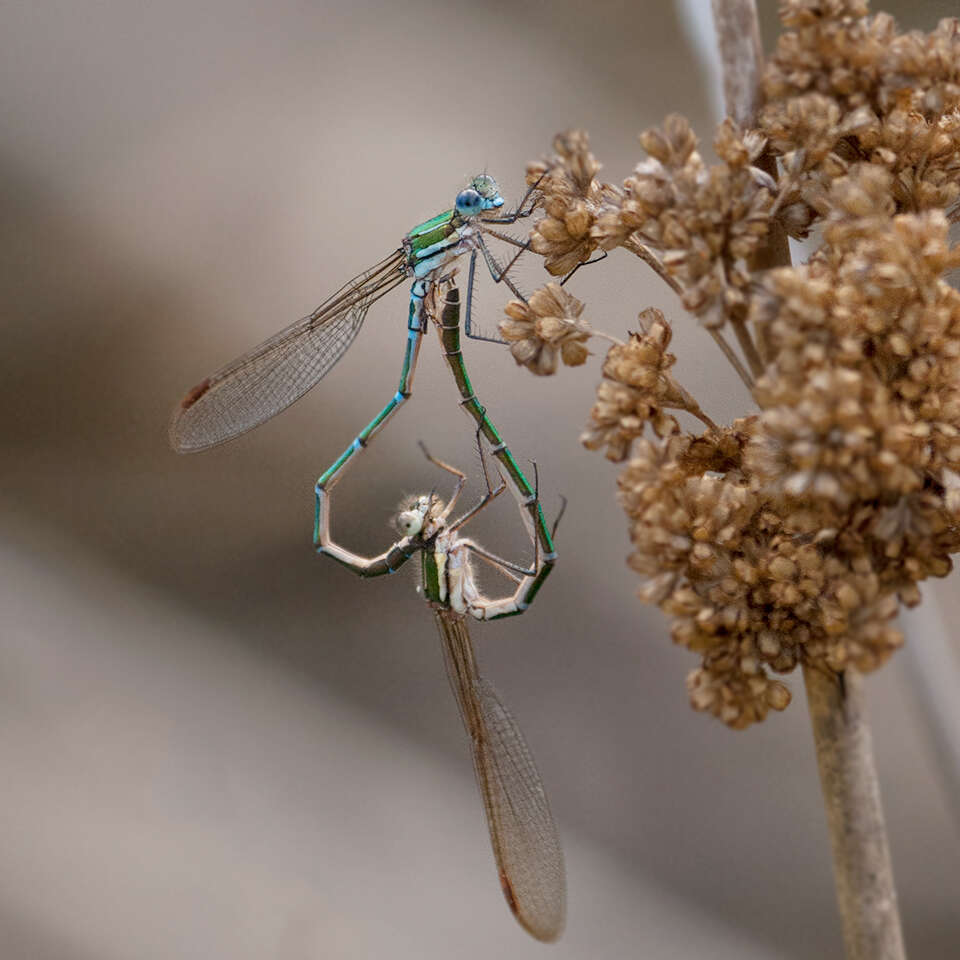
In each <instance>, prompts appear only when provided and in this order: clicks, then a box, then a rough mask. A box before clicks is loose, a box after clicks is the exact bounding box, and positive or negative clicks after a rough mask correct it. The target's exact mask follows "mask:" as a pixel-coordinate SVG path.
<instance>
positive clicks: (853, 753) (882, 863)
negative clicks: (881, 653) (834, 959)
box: [803, 666, 906, 960]
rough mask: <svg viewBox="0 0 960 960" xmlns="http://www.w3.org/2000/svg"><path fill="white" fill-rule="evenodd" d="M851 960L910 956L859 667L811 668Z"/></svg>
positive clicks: (811, 698)
mask: <svg viewBox="0 0 960 960" xmlns="http://www.w3.org/2000/svg"><path fill="white" fill-rule="evenodd" d="M803 676H804V681H805V683H806V688H807V703H808V704H809V706H810V722H811V724H812V726H813V740H814V744H815V746H816V750H817V766H818V767H819V769H820V785H821V786H822V788H823V799H824V804H825V806H826V812H827V825H828V828H829V831H830V843H831V847H832V848H833V871H834V878H835V880H836V886H837V902H838V904H839V907H840V917H841V920H842V922H843V938H844V942H845V944H846V951H847V958H848V960H904V958H905V957H906V954H905V952H904V946H903V934H902V932H901V929H900V915H899V913H898V910H897V894H896V890H895V888H894V884H893V868H892V866H891V863H890V851H889V849H888V847H887V835H886V829H885V827H884V822H883V809H882V806H881V803H880V786H879V783H878V782H877V772H876V769H875V768H874V763H873V745H872V742H871V736H870V728H869V726H868V725H867V720H866V715H865V712H864V704H863V681H862V679H861V677H860V674H859V673H857V671H856V670H853V669H849V668H848V669H847V670H845V671H844V672H843V673H833V672H832V671H827V670H824V669H818V668H813V667H807V666H804V669H803Z"/></svg>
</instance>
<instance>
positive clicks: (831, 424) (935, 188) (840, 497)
mask: <svg viewBox="0 0 960 960" xmlns="http://www.w3.org/2000/svg"><path fill="white" fill-rule="evenodd" d="M781 11H782V17H783V22H784V24H785V26H786V28H787V31H788V32H786V33H785V34H784V35H783V36H782V37H781V39H780V42H779V44H778V47H777V50H776V54H775V55H774V57H773V58H772V59H771V61H770V63H769V64H768V67H767V71H766V76H765V94H766V106H765V107H764V109H763V111H762V113H761V116H760V117H759V118H758V121H757V125H756V129H752V130H744V131H741V130H738V129H737V128H736V127H735V126H734V125H733V124H732V123H731V122H729V121H727V122H725V123H724V124H722V125H721V127H720V128H719V131H718V133H717V136H716V138H715V142H714V147H715V150H716V153H717V155H718V157H719V163H718V164H716V165H714V166H708V165H706V164H705V163H704V162H703V160H702V158H701V157H700V155H699V153H698V150H697V141H696V139H695V137H694V135H693V133H692V131H691V130H690V127H689V125H688V123H687V122H686V121H685V120H684V119H683V118H682V117H677V116H671V117H668V118H667V119H666V121H665V122H664V124H663V126H662V128H660V129H655V130H649V131H647V132H645V133H644V134H642V135H641V144H642V146H643V148H644V150H645V151H646V153H647V158H646V159H644V160H643V161H641V162H640V164H639V165H638V166H637V168H636V170H635V171H634V173H633V175H632V176H630V177H629V178H628V179H627V180H626V181H625V182H624V184H623V187H622V188H615V187H612V186H610V185H609V184H603V183H600V182H599V181H598V180H597V179H596V174H597V171H598V170H599V164H598V163H597V162H596V160H595V159H594V157H593V155H592V154H591V153H590V150H589V146H588V143H587V139H586V136H585V134H582V133H570V134H565V135H563V136H561V137H559V138H558V139H557V141H556V142H555V144H554V146H555V150H556V155H555V156H554V157H553V158H552V159H551V160H550V161H549V162H547V163H541V164H535V165H532V166H531V167H530V168H529V170H528V178H529V182H531V183H537V185H538V189H539V190H540V191H541V194H542V202H543V206H544V210H545V213H546V216H545V217H544V219H543V220H541V221H540V222H539V223H538V224H537V226H536V227H535V228H534V231H533V234H532V238H531V245H532V248H533V249H534V250H535V251H537V252H538V253H540V254H542V255H543V256H544V257H545V258H546V262H547V268H548V270H549V271H550V272H551V273H553V274H555V275H557V274H564V273H569V272H570V271H571V270H573V269H574V268H575V267H576V266H577V265H578V264H579V263H582V262H584V261H586V260H587V259H588V258H589V257H590V256H591V254H593V253H594V252H595V251H596V250H597V249H598V248H599V249H602V250H611V249H614V248H616V247H622V248H625V249H627V250H629V251H630V252H632V253H634V254H636V255H638V256H640V257H641V258H642V259H643V260H644V261H646V262H647V263H649V264H651V265H652V266H653V267H654V268H655V269H656V270H657V272H658V273H659V274H660V275H661V276H662V277H663V278H664V279H666V280H667V282H668V283H669V284H670V285H671V287H672V288H673V289H674V290H675V291H676V292H677V293H678V294H679V295H680V297H681V300H682V303H683V305H684V306H685V307H686V309H687V310H688V311H689V312H691V313H692V314H694V315H695V316H697V317H698V318H699V319H700V320H701V322H702V323H704V325H705V326H707V327H708V328H709V329H710V331H711V334H712V335H713V337H714V339H715V340H716V341H717V343H718V344H720V346H721V347H722V348H723V349H724V353H725V354H726V356H727V357H728V359H730V360H731V362H732V363H733V364H734V365H735V367H736V368H737V372H738V373H739V374H740V376H741V378H742V379H743V380H744V381H745V382H746V383H747V384H748V385H749V386H750V388H751V390H752V396H753V399H754V401H755V402H756V405H757V408H758V412H756V413H754V414H752V415H749V416H746V417H744V418H742V419H740V420H737V421H736V422H734V423H733V424H732V425H730V426H728V427H718V426H716V425H714V424H713V423H712V421H710V420H709V418H708V417H707V416H706V415H705V414H703V412H702V410H700V408H699V406H698V405H697V403H696V401H695V400H694V398H693V397H692V395H691V394H690V393H689V392H688V391H687V390H685V389H684V388H683V387H682V386H680V384H679V383H678V382H677V381H676V380H675V378H674V375H673V369H672V368H673V366H674V363H675V358H674V356H673V355H672V354H670V353H669V352H668V347H669V344H670V339H671V331H670V326H669V324H668V323H667V322H666V320H665V319H664V318H663V316H662V314H659V312H657V311H647V312H645V314H643V315H641V330H640V331H639V332H638V333H634V334H631V335H630V338H629V340H628V342H627V343H622V344H620V343H618V344H617V345H615V346H614V347H612V348H611V349H610V350H609V352H608V353H607V356H606V360H605V362H604V365H603V379H602V381H601V383H600V385H599V387H598V390H597V399H596V403H595V405H594V408H593V410H592V411H591V414H590V419H589V422H588V425H587V429H586V431H585V432H584V434H583V436H582V440H583V442H584V443H585V445H586V446H588V447H589V448H591V449H603V450H604V451H605V453H606V456H607V457H608V458H610V459H612V460H615V461H624V460H626V461H628V462H627V463H626V466H625V468H624V470H623V472H622V474H621V476H620V478H619V490H620V500H621V503H622V505H623V507H624V510H625V511H626V514H627V517H628V522H629V530H630V537H631V540H632V543H633V548H634V549H633V553H632V554H631V556H630V559H629V562H630V565H631V566H632V567H633V568H634V569H635V570H636V571H637V572H638V573H640V574H641V575H642V576H643V577H644V578H645V582H644V584H643V586H642V588H641V591H640V595H641V597H642V599H644V600H645V601H648V602H651V603H656V604H659V605H660V606H661V608H662V609H663V610H664V611H665V612H666V613H667V614H668V615H669V616H670V617H671V618H672V636H673V638H674V640H675V641H676V642H677V643H680V644H682V645H684V646H686V647H688V648H689V649H690V650H691V651H693V652H695V653H697V654H698V655H699V656H700V657H701V658H702V662H701V665H700V667H699V668H698V669H696V670H695V671H693V673H692V674H691V675H690V677H689V678H688V691H689V694H690V699H691V702H692V704H693V705H694V706H695V707H696V708H697V709H700V710H705V711H708V712H711V713H712V714H714V715H715V716H717V717H719V718H720V719H721V720H722V721H723V722H725V723H727V724H729V725H730V726H732V727H735V728H742V727H745V726H747V725H749V724H751V723H753V722H755V721H759V720H762V719H763V718H764V717H765V716H766V714H767V712H768V711H769V710H770V709H771V708H773V709H777V710H780V709H783V708H784V707H785V706H786V705H787V704H788V702H789V700H790V695H789V691H788V690H787V688H786V687H785V686H784V685H783V683H782V682H780V681H779V680H777V679H776V678H775V674H777V673H784V672H787V671H790V670H792V669H793V668H794V667H795V666H797V665H798V664H799V663H803V664H805V665H808V666H813V667H818V668H823V669H827V670H834V671H837V670H842V669H844V668H845V667H846V666H850V665H853V666H855V667H857V668H858V669H860V670H864V671H866V670H872V669H874V668H876V667H877V666H879V665H880V664H882V663H883V662H884V661H885V660H886V659H887V658H888V657H889V656H890V654H891V653H892V652H893V651H894V650H895V649H896V648H897V647H898V646H899V645H900V644H901V643H902V636H901V634H900V632H899V631H898V630H897V629H896V627H895V626H894V623H893V618H894V617H895V615H896V613H897V610H898V607H899V604H900V603H906V604H915V603H917V602H919V599H920V594H919V589H918V586H917V585H918V583H919V582H920V581H921V580H923V579H925V578H926V577H928V576H943V575H944V574H946V573H947V572H948V571H949V570H950V568H951V559H950V557H951V554H953V553H955V552H957V551H960V293H958V292H957V291H955V290H954V289H953V288H952V287H950V286H949V285H948V284H947V283H946V282H945V281H944V279H943V278H944V276H945V274H946V273H947V272H948V271H950V270H952V269H955V268H957V267H960V252H958V251H957V250H954V249H951V247H950V244H949V242H948V227H949V224H950V222H952V221H954V220H956V219H960V214H958V209H960V204H958V200H960V26H958V23H957V21H952V20H951V21H944V22H943V23H941V24H940V25H939V26H938V27H937V29H936V30H934V31H933V32H932V33H930V34H928V35H924V34H919V33H909V34H899V33H898V32H897V31H896V28H895V26H894V24H893V21H892V20H891V19H890V18H889V17H887V16H885V15H883V14H880V15H877V16H873V17H868V16H867V13H866V4H865V3H864V2H862V0H785V2H783V3H782V4H781ZM814 225H816V226H817V228H818V232H817V234H815V236H816V237H817V238H818V239H819V241H820V245H819V247H818V248H817V249H816V251H815V252H814V254H813V255H812V256H811V258H810V260H809V262H808V263H807V264H805V265H802V266H797V267H781V268H777V269H761V266H762V264H763V263H765V262H767V261H765V259H764V257H763V256H762V254H763V253H764V251H765V250H769V249H770V245H771V244H774V243H775V242H776V237H777V236H778V235H779V236H782V232H783V231H785V232H786V233H788V234H790V235H793V236H796V237H803V236H807V235H808V234H810V233H811V228H812V227H813V226H814ZM552 287H556V285H555V284H552V285H551V288H552ZM548 289H550V288H548ZM557 290H560V288H559V287H557ZM535 297H536V295H535ZM577 304H578V307H579V309H578V311H577V313H576V317H579V310H580V309H582V305H579V301H577ZM543 315H544V311H543V309H542V308H541V307H539V306H538V307H537V308H534V299H531V303H530V305H529V306H528V307H524V305H521V304H519V303H516V302H515V303H513V304H511V307H510V309H509V310H508V316H509V318H510V319H508V320H507V321H505V322H504V326H503V330H504V333H505V334H506V335H507V336H508V337H509V339H511V340H512V341H514V344H513V350H514V355H515V356H516V357H517V359H518V361H520V362H523V363H526V364H527V365H528V366H530V368H531V369H534V370H535V372H540V373H544V372H553V371H554V370H555V369H556V354H557V350H558V349H561V350H562V349H563V347H562V345H561V344H560V339H562V338H559V337H558V331H559V329H560V328H559V327H551V326H550V325H549V324H541V323H540V320H539V319H538V318H539V317H542V316H543ZM553 315H555V316H563V315H564V314H563V312H562V310H559V309H558V310H556V311H555V313H554V314H553ZM571 329H572V328H571ZM728 329H732V330H733V332H734V334H735V335H736V343H737V345H738V346H739V348H740V353H741V354H742V360H741V359H740V358H739V357H738V356H737V355H736V354H735V352H734V350H733V347H732V345H731V344H729V343H728V342H727V340H726V339H725V333H726V331H727V330H728ZM571 336H572V334H571ZM587 336H589V328H583V329H582V330H580V331H578V334H577V336H576V338H575V339H574V342H575V343H576V345H577V347H578V348H579V349H582V350H583V351H584V352H585V347H584V345H583V344H584V341H585V339H586V337H587ZM544 354H548V358H547V359H545V360H544V359H542V356H543V355H544ZM550 356H552V360H551V359H550V358H549V357H550ZM672 410H682V411H686V412H688V413H690V414H692V415H693V416H695V417H697V418H699V419H700V420H701V421H702V422H703V423H704V424H706V426H707V429H706V431H705V432H704V433H702V434H699V435H697V434H694V433H690V432H684V431H683V430H682V429H681V426H680V423H679V422H678V420H677V419H676V417H675V416H674V415H673V414H672V413H671V412H670V411H672ZM648 428H649V429H648Z"/></svg>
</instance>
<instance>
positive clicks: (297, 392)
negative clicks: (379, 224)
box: [170, 250, 405, 453]
mask: <svg viewBox="0 0 960 960" xmlns="http://www.w3.org/2000/svg"><path fill="white" fill-rule="evenodd" d="M403 262H404V255H403V251H402V250H397V251H395V252H394V253H392V254H391V255H390V256H389V257H387V258H386V259H385V260H381V261H380V263H378V264H376V265H375V266H373V267H371V268H370V269H369V270H367V271H366V272H365V273H361V274H360V275H359V276H358V277H354V278H353V279H352V280H350V281H349V282H348V283H345V284H344V285H343V286H342V287H341V288H340V289H339V290H338V291H337V292H336V293H335V294H333V296H332V297H329V298H328V299H327V300H325V301H324V302H323V303H322V304H320V306H319V307H317V309H316V310H314V311H313V313H311V314H310V315H309V316H307V317H304V318H303V319H301V320H297V321H296V323H292V324H291V325H290V326H289V327H287V328H286V329H285V330H281V331H280V333H278V334H276V335H275V336H272V337H271V338H270V339H269V340H265V341H264V342H263V343H261V344H260V345H259V346H258V347H254V348H253V349H252V350H251V351H250V352H249V353H245V354H244V355H243V356H242V357H240V358H239V359H237V360H234V361H233V362H232V363H229V364H227V366H225V367H224V368H223V369H221V370H218V371H217V372H216V373H215V374H213V375H212V376H210V377H207V379H206V380H204V381H203V382H202V383H199V384H197V386H195V387H194V388H193V389H192V390H191V391H190V392H189V393H188V394H187V395H186V397H184V399H183V401H182V402H181V404H180V406H179V408H178V409H177V411H176V413H175V414H174V416H173V420H172V422H171V424H170V444H171V446H172V447H173V448H174V450H176V451H178V452H179V453H193V452H194V451H197V450H205V449H207V448H208V447H213V446H216V444H218V443H223V442H224V441H225V440H231V439H232V438H233V437H236V436H239V435H240V434H241V433H244V432H246V431H247V430H250V429H252V428H253V427H256V426H259V425H260V424H261V423H263V422H264V421H265V420H269V419H270V418H271V417H273V416H275V415H276V414H278V413H280V411H281V410H285V409H286V408H287V407H289V406H290V404H291V403H293V402H294V401H295V400H299V399H300V397H302V396H303V395H304V394H305V393H306V392H307V391H308V390H309V389H310V388H311V387H313V386H314V385H315V384H316V383H317V382H318V381H319V380H320V379H321V378H322V377H323V376H324V374H326V373H327V371H329V370H330V368H331V367H332V366H333V365H334V364H335V363H336V362H337V361H338V360H339V359H340V357H342V356H343V353H344V351H345V350H346V349H347V347H349V346H350V344H351V343H353V338H354V337H355V336H356V335H357V333H358V331H359V330H360V325H361V324H362V323H363V318H364V317H365V316H366V313H367V310H368V309H369V308H370V305H371V304H372V303H373V302H374V301H375V300H379V299H380V297H382V296H383V295H384V294H385V293H388V292H389V291H390V290H392V289H393V288H394V287H396V286H397V285H398V284H400V283H402V282H403V281H404V279H405V274H404V271H403Z"/></svg>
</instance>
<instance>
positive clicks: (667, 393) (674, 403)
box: [580, 308, 691, 461]
mask: <svg viewBox="0 0 960 960" xmlns="http://www.w3.org/2000/svg"><path fill="white" fill-rule="evenodd" d="M639 319H640V327H641V330H642V332H641V333H633V334H631V335H630V339H629V340H628V341H627V342H626V343H624V344H617V345H615V346H613V347H611V348H610V350H609V351H608V353H607V356H606V359H605V360H604V363H603V380H601V381H600V385H599V386H598V388H597V401H596V403H595V404H594V406H593V409H592V410H591V411H590V420H589V422H588V424H587V428H586V430H584V432H583V433H582V434H581V436H580V441H581V443H583V445H584V446H585V447H586V448H587V449H588V450H599V449H600V448H601V447H606V456H607V459H608V460H614V461H620V460H624V459H626V457H627V455H628V453H629V452H630V447H631V444H632V443H633V441H634V440H635V439H637V438H638V437H640V436H641V435H642V434H643V428H644V427H645V426H646V425H647V424H648V423H649V424H650V426H651V427H652V429H653V431H654V433H655V434H656V435H657V436H658V437H666V436H670V435H671V434H674V433H677V432H679V430H680V426H679V424H678V423H677V420H676V418H675V417H673V416H671V415H670V414H668V413H667V412H666V411H667V409H670V408H673V409H688V408H689V404H690V400H691V398H690V397H689V395H688V394H687V393H686V392H685V391H683V390H682V389H681V388H680V386H679V385H678V384H677V383H676V381H675V380H674V379H673V377H672V376H671V374H670V368H671V367H672V366H673V364H674V363H675V362H676V357H675V356H674V355H673V354H672V353H668V352H667V347H668V346H669V345H670V339H671V337H672V336H673V331H672V330H671V329H670V325H669V324H668V323H667V321H666V320H665V319H664V316H663V314H662V313H661V312H660V311H659V310H656V309H654V308H650V309H648V310H645V311H644V312H643V313H641V314H640V318H639Z"/></svg>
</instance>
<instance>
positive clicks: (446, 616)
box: [436, 610, 566, 942]
mask: <svg viewBox="0 0 960 960" xmlns="http://www.w3.org/2000/svg"><path fill="white" fill-rule="evenodd" d="M436 620H437V626H438V628H439V630H440V639H441V641H442V646H443V652H444V662H445V663H446V666H447V675H448V676H449V678H450V685H451V686H452V687H453V693H454V696H455V697H456V698H457V704H458V706H459V707H460V715H461V716H462V717H463V723H464V726H465V727H466V729H467V733H468V734H469V736H470V742H471V746H472V749H473V766H474V770H475V772H476V775H477V785H478V786H479V788H480V793H481V794H482V796H483V803H484V807H485V808H486V813H487V825H488V827H489V828H490V841H491V843H492V845H493V855H494V857H495V858H496V861H497V868H498V870H499V872H500V885H501V887H502V888H503V894H504V896H505V897H506V899H507V904H508V905H509V907H510V909H511V910H512V911H513V913H514V916H516V918H517V920H518V921H519V922H520V924H521V926H523V927H524V929H525V930H527V932H529V933H530V934H532V935H533V936H534V937H536V938H537V939H538V940H543V941H545V942H550V941H553V940H556V939H557V937H559V936H560V934H561V932H562V931H563V923H564V913H565V909H566V880H565V875H564V867H563V852H562V851H561V849H560V839H559V837H558V836H557V827H556V824H555V823H554V822H553V816H552V815H551V813H550V806H549V804H548V803H547V796H546V793H545V792H544V789H543V784H542V783H541V781H540V775H539V774H538V773H537V768H536V766H535V764H534V762H533V757H532V756H531V754H530V749H529V748H528V747H527V744H526V741H525V740H524V739H523V734H522V733H521V732H520V728H519V727H518V726H517V723H516V721H515V720H514V719H513V717H511V716H510V714H509V713H508V711H507V709H506V708H505V707H504V705H503V704H502V703H501V702H500V700H499V698H498V697H497V694H496V693H495V691H494V689H493V687H491V686H490V684H489V683H487V681H486V680H484V679H482V678H481V677H480V675H479V673H478V672H477V665H476V661H475V659H474V656H473V645H472V643H471V641H470V634H469V632H468V628H467V623H466V621H465V620H463V619H462V618H460V617H458V616H456V615H455V614H451V613H450V612H449V611H445V610H437V611H436Z"/></svg>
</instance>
